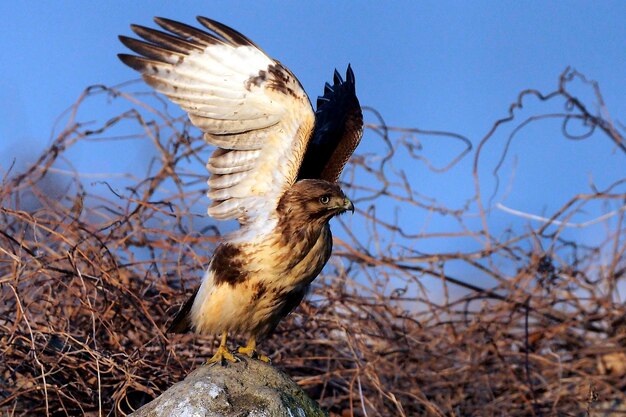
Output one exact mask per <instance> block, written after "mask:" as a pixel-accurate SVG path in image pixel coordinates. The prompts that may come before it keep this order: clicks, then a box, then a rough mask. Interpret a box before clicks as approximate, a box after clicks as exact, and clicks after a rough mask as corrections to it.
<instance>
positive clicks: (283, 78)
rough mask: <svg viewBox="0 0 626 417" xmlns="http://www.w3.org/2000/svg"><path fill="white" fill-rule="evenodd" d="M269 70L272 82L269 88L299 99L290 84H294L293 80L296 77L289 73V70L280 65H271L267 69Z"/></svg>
mask: <svg viewBox="0 0 626 417" xmlns="http://www.w3.org/2000/svg"><path fill="white" fill-rule="evenodd" d="M267 70H268V71H269V73H270V75H271V77H270V81H271V82H270V83H269V84H268V87H269V88H271V89H272V90H275V91H278V92H279V93H281V94H284V95H288V96H292V97H296V98H298V95H297V94H296V93H295V92H294V91H293V89H292V88H291V87H290V86H289V84H290V83H293V82H294V81H293V80H294V79H295V77H293V76H292V75H291V74H290V73H289V70H287V69H286V68H285V67H283V66H282V65H281V64H278V63H276V64H273V65H270V66H269V67H267Z"/></svg>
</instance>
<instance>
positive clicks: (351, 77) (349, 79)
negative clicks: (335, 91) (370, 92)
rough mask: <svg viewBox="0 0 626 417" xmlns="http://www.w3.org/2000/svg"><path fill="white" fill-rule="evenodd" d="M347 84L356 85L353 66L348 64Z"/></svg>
mask: <svg viewBox="0 0 626 417" xmlns="http://www.w3.org/2000/svg"><path fill="white" fill-rule="evenodd" d="M346 82H347V83H349V84H354V83H355V78H354V71H352V65H350V64H348V69H347V70H346Z"/></svg>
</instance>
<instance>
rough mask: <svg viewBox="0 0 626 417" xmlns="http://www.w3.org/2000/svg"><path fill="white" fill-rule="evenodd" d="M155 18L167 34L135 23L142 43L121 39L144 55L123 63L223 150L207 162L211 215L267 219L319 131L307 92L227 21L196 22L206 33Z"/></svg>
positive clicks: (124, 57) (127, 57)
mask: <svg viewBox="0 0 626 417" xmlns="http://www.w3.org/2000/svg"><path fill="white" fill-rule="evenodd" d="M155 21H156V23H157V24H158V25H159V26H161V28H163V29H164V30H165V31H167V32H163V31H159V30H155V29H149V28H145V27H142V26H136V25H133V26H131V27H132V29H133V31H134V32H135V33H136V34H137V35H139V36H140V37H141V38H143V39H144V40H137V39H132V38H128V37H125V36H120V40H121V41H122V42H123V43H124V45H126V46H127V47H128V48H130V49H132V50H133V51H134V52H136V53H138V54H140V55H141V56H134V55H127V54H120V55H119V57H120V59H121V60H122V61H123V62H124V63H125V64H127V65H128V66H130V67H132V68H134V69H135V70H137V71H139V72H140V73H141V74H142V75H143V79H144V80H145V81H146V83H148V84H149V85H151V86H152V87H154V88H155V89H156V90H157V91H159V92H160V93H163V94H165V95H166V96H167V97H168V98H169V99H171V100H172V101H173V102H175V103H177V104H179V105H180V106H181V107H182V108H183V109H184V110H185V111H186V112H187V113H189V118H190V120H191V122H192V123H193V124H194V125H195V126H197V127H198V128H200V129H201V130H202V131H203V132H204V138H205V139H206V140H207V142H209V143H211V144H213V145H215V146H217V148H218V149H217V150H216V151H215V152H214V153H213V154H212V155H211V157H210V159H209V161H208V164H207V168H208V170H209V172H210V174H211V175H210V178H209V181H208V184H209V187H210V191H209V193H208V196H209V197H210V198H211V199H212V200H213V202H212V204H211V206H210V207H209V210H208V213H209V215H211V216H212V217H214V218H216V219H233V218H234V219H238V220H239V221H240V222H241V223H246V222H249V221H251V220H253V219H255V218H264V217H266V216H267V215H268V213H271V212H272V211H273V210H275V208H276V204H277V202H278V199H279V198H280V196H281V195H282V194H283V192H284V191H285V190H286V189H287V188H289V187H290V186H291V185H292V184H293V183H294V182H295V181H296V179H297V176H298V171H299V168H300V165H301V162H302V158H303V156H304V152H305V150H306V148H307V144H308V141H309V139H310V137H311V134H312V131H313V126H314V113H313V109H312V108H311V104H310V102H309V99H308V97H307V95H306V93H305V92H304V90H303V89H302V86H301V85H300V83H299V81H298V80H297V79H296V77H295V76H294V75H293V74H292V73H291V71H289V70H288V69H287V68H285V67H284V66H283V65H282V64H281V63H280V62H278V61H276V60H273V59H272V58H270V57H268V56H267V55H266V54H265V53H264V52H263V51H262V50H261V49H259V48H258V47H257V46H256V45H255V44H254V43H253V42H252V41H250V40H249V39H248V38H246V37H245V36H243V35H242V34H240V33H239V32H237V31H235V30H233V29H231V28H229V27H227V26H225V25H223V24H221V23H218V22H216V21H214V20H211V19H207V18H204V17H198V21H199V22H200V23H201V24H202V25H203V26H204V27H206V28H207V29H209V32H207V31H204V30H200V29H197V28H194V27H192V26H188V25H185V24H183V23H179V22H175V21H172V20H169V19H164V18H155ZM168 32H169V33H168Z"/></svg>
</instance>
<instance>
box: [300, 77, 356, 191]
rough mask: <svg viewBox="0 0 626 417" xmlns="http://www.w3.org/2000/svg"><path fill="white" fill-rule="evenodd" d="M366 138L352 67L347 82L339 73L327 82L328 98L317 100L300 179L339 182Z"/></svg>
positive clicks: (326, 91)
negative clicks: (348, 163) (331, 83)
mask: <svg viewBox="0 0 626 417" xmlns="http://www.w3.org/2000/svg"><path fill="white" fill-rule="evenodd" d="M362 135H363V113H362V112H361V106H360V104H359V100H358V99H357V97H356V91H355V83H354V73H353V72H352V68H351V67H350V65H348V70H347V71H346V80H345V81H344V80H343V79H342V78H341V75H339V73H338V72H337V70H335V76H334V80H333V85H330V84H328V83H326V86H325V87H324V95H323V96H321V97H318V98H317V111H316V112H315V131H314V133H313V138H312V139H311V142H310V143H309V147H308V149H307V151H306V154H305V156H304V160H303V162H302V166H301V167H300V172H299V173H298V179H305V178H316V179H323V180H326V181H331V182H336V181H337V180H338V179H339V175H340V174H341V171H342V170H343V167H344V166H345V165H346V162H348V159H350V156H352V153H353V152H354V150H355V149H356V147H357V146H358V144H359V142H360V141H361V136H362Z"/></svg>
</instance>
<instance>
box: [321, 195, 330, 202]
mask: <svg viewBox="0 0 626 417" xmlns="http://www.w3.org/2000/svg"><path fill="white" fill-rule="evenodd" d="M329 202H330V197H329V196H327V195H323V196H321V197H320V203H322V204H328V203H329Z"/></svg>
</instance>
